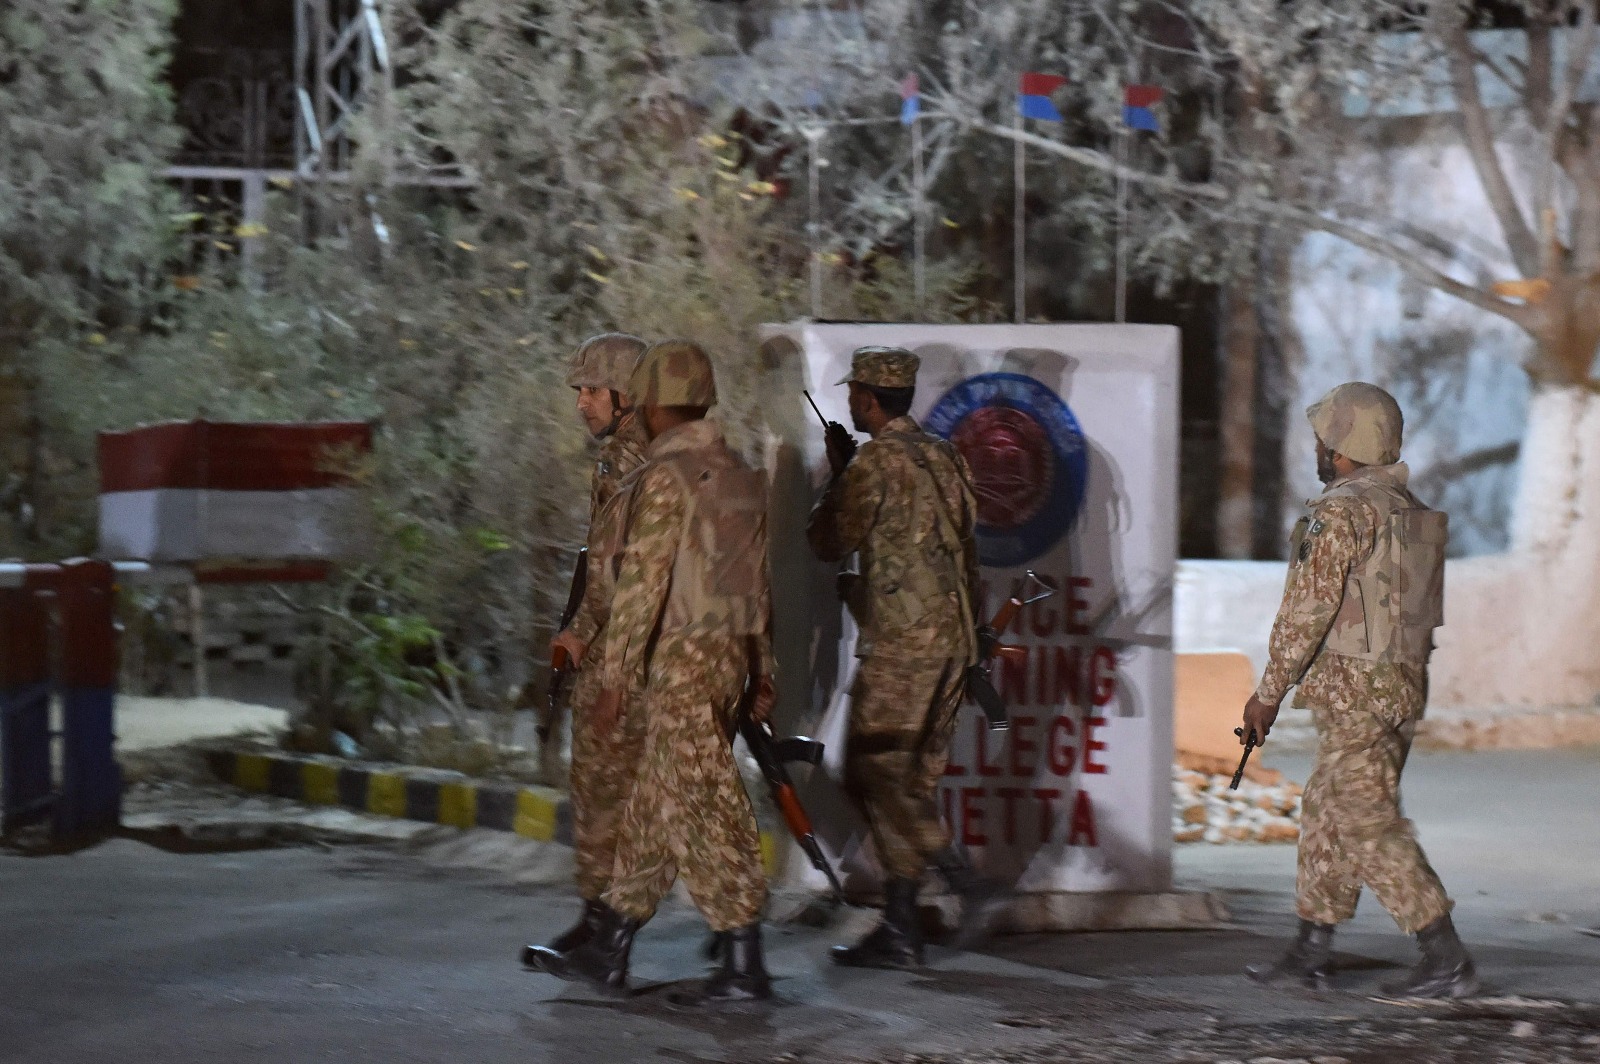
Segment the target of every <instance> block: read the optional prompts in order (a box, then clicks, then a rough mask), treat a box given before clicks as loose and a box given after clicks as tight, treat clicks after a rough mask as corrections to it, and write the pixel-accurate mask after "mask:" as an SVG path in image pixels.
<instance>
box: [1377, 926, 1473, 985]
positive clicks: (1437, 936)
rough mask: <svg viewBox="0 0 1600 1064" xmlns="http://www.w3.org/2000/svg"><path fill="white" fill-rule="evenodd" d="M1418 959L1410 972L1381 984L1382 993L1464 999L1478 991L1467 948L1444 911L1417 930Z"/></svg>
mask: <svg viewBox="0 0 1600 1064" xmlns="http://www.w3.org/2000/svg"><path fill="white" fill-rule="evenodd" d="M1417 945H1418V946H1420V947H1421V948H1422V961H1421V962H1420V963H1419V964H1418V965H1417V966H1416V967H1415V968H1413V969H1411V974H1410V975H1408V976H1406V977H1405V978H1404V979H1401V980H1400V981H1398V982H1394V983H1385V984H1384V987H1383V992H1384V993H1385V994H1389V995H1391V996H1393V997H1406V998H1464V997H1471V996H1472V995H1473V994H1476V993H1477V992H1478V972H1477V969H1475V968H1474V967H1473V966H1472V958H1471V957H1469V956H1467V947H1465V946H1463V945H1462V944H1461V939H1459V938H1458V937H1456V925H1455V924H1454V923H1452V922H1451V921H1450V914H1449V913H1445V914H1444V915H1443V916H1441V917H1439V919H1437V920H1435V921H1434V922H1433V923H1431V924H1429V925H1428V926H1427V927H1424V928H1423V929H1422V930H1421V931H1418V932H1417Z"/></svg>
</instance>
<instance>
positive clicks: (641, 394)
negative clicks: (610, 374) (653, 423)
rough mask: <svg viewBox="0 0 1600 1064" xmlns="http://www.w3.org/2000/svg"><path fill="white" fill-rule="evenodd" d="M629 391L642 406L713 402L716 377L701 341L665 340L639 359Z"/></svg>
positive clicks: (706, 404) (697, 404)
mask: <svg viewBox="0 0 1600 1064" xmlns="http://www.w3.org/2000/svg"><path fill="white" fill-rule="evenodd" d="M628 393H629V394H630V395H632V396H633V401H634V402H636V403H638V404H639V405H640V406H714V405H715V404H716V402H717V377H716V373H715V372H714V371H713V370H712V368H711V359H710V357H709V356H707V355H706V353H705V350H704V349H703V348H702V347H701V346H700V345H699V344H697V343H695V342H693V341H692V340H663V341H662V342H661V343H658V344H651V345H650V348H649V349H648V350H647V351H645V353H644V357H643V358H641V359H640V360H639V366H638V368H637V369H635V370H634V371H633V380H632V381H631V382H629V385H628Z"/></svg>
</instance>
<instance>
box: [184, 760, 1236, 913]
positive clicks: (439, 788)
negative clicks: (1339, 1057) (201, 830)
mask: <svg viewBox="0 0 1600 1064" xmlns="http://www.w3.org/2000/svg"><path fill="white" fill-rule="evenodd" d="M204 756H205V759H206V762H207V764H208V765H209V766H210V768H211V771H212V772H214V773H215V774H216V775H217V776H218V777H219V778H221V779H222V780H224V781H226V782H228V783H230V784H232V785H234V786H236V787H238V788H240V789H242V790H246V791H251V792H254V793H258V794H270V795H273V796H275V797H278V798H285V799H288V800H290V801H296V802H303V803H305V804H307V805H314V806H341V807H343V808H346V809H350V810H354V811H356V812H364V813H371V814H374V815H377V816H384V817H396V818H402V819H407V820H417V821H423V822H426V823H430V824H442V825H446V826H448V827H454V828H460V829H463V830H466V829H470V828H487V829H490V830H493V831H508V832H513V833H515V834H517V835H520V836H522V837H524V838H527V839H532V840H534V841H537V842H554V843H558V844H560V845H563V846H571V845H572V803H571V800H570V799H569V797H568V795H567V794H566V793H565V792H564V791H559V790H556V789H555V788H552V787H540V786H534V785H528V784H524V785H517V784H513V783H499V782H492V781H485V780H476V779H473V778H472V777H470V776H466V775H463V774H461V773H459V772H449V771H445V770H442V769H428V768H413V767H407V766H399V765H381V764H375V763H371V762H359V761H356V762H352V761H346V760H343V759H340V758H335V757H321V756H316V755H307V754H292V753H287V752H278V751H263V750H249V751H245V750H229V749H223V748H213V749H209V750H206V751H205V754H204ZM782 842H783V840H781V839H777V838H775V837H774V836H773V835H772V834H771V833H769V832H766V831H763V832H762V833H761V858H762V864H763V865H764V866H765V868H766V871H767V875H768V876H769V877H776V876H777V875H778V872H779V867H780V862H781V854H782V851H783V850H785V849H787V847H785V846H783V845H782ZM775 885H776V884H775ZM853 900H855V901H857V902H858V903H859V902H860V901H861V900H863V899H860V898H857V899H853ZM923 902H924V905H925V906H926V907H928V908H931V909H933V910H935V911H937V912H938V914H939V920H940V922H941V923H943V924H945V925H946V926H948V927H954V926H955V924H956V919H957V915H958V912H959V903H958V902H957V901H956V899H954V898H952V897H948V896H943V895H937V894H935V895H932V896H928V897H925V898H924V899H923ZM993 926H994V928H995V930H997V931H1002V932H1007V933H1012V934H1025V933H1036V932H1041V931H1111V930H1122V931H1127V930H1179V929H1204V928H1218V927H1227V926H1230V918H1229V914H1228V911H1227V908H1226V907H1225V906H1224V905H1223V903H1222V901H1221V899H1220V898H1218V897H1217V896H1216V895H1214V894H1210V893H1206V892H1191V891H1166V892H1157V893H1149V894H1140V893H1108V894H1062V893H1039V894H1025V895H1020V896H1018V897H1015V898H1013V899H1011V900H1010V901H1009V902H1008V903H1007V904H1005V905H1003V906H1000V907H999V910H998V911H997V912H995V913H994V922H993Z"/></svg>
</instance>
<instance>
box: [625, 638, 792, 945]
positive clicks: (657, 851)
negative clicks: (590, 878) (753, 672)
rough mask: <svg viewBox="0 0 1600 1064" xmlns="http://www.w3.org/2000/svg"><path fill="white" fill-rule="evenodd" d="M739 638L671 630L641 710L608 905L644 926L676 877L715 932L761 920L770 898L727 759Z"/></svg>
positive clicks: (739, 683)
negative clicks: (684, 635)
mask: <svg viewBox="0 0 1600 1064" xmlns="http://www.w3.org/2000/svg"><path fill="white" fill-rule="evenodd" d="M745 642H746V641H745V639H744V637H742V636H741V637H738V638H737V639H733V638H723V637H720V636H706V635H702V636H698V637H690V638H687V639H685V638H674V637H673V635H671V634H669V635H666V636H664V637H663V638H662V640H661V643H660V645H658V646H657V647H656V650H655V654H654V656H653V659H652V661H651V666H650V679H649V682H648V684H647V685H646V687H645V691H644V693H643V695H642V696H641V698H640V700H639V703H638V706H639V708H640V710H641V712H642V716H643V720H644V734H643V744H642V747H641V755H640V758H639V760H638V763H637V765H638V767H637V772H636V775H635V777H634V783H633V789H632V790H631V791H630V792H629V794H628V798H627V801H626V802H625V803H624V804H623V807H622V822H621V830H620V837H619V839H618V843H617V856H616V863H615V865H614V866H613V868H612V874H611V886H610V887H609V888H608V889H607V890H606V893H605V899H604V900H605V902H606V904H607V905H610V906H611V907H612V908H613V909H616V910H617V911H618V912H620V913H622V914H623V915H624V916H630V917H633V918H635V919H638V920H648V919H649V918H650V917H651V916H652V915H653V914H654V913H655V911H656V906H657V905H658V904H660V901H661V899H662V898H663V897H665V896H666V893H667V891H669V890H671V889H672V884H673V882H674V881H675V880H676V879H677V878H678V876H679V875H680V874H681V875H682V876H683V879H684V883H685V885H686V886H687V887H688V888H689V896H690V897H691V898H693V899H694V903H695V906H696V907H697V908H699V910H700V912H701V914H702V915H703V916H704V917H705V918H706V923H708V924H709V925H711V929H712V930H713V931H727V930H730V929H732V928H735V927H744V926H746V925H748V924H753V923H755V922H756V921H758V920H760V919H761V910H762V907H763V906H764V905H765V904H766V900H767V884H766V875H765V873H764V872H763V871H762V868H761V836H760V834H759V832H758V830H757V828H756V818H755V810H754V809H753V808H752V807H751V805H750V796H749V795H748V794H747V793H745V789H744V780H743V779H742V778H741V777H740V775H739V767H738V765H737V764H736V763H735V762H734V759H733V746H732V741H731V737H732V730H733V714H734V710H735V708H736V707H737V705H738V701H739V695H740V692H741V691H742V690H743V687H744V680H745V676H746V673H747V672H748V660H749V659H748V656H747V654H746V652H745Z"/></svg>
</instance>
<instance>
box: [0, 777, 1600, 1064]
mask: <svg viewBox="0 0 1600 1064" xmlns="http://www.w3.org/2000/svg"><path fill="white" fill-rule="evenodd" d="M1287 767H1288V768H1290V770H1291V772H1293V771H1295V770H1296V768H1297V766H1296V765H1295V764H1294V763H1293V762H1292V761H1291V762H1290V763H1289V764H1288V766H1287ZM1597 782H1600V752H1592V751H1578V752H1562V753H1556V754H1528V753H1514V754H1511V753H1500V754H1471V755H1463V754H1427V755H1420V756H1419V758H1418V760H1417V763H1416V765H1415V766H1414V769H1413V771H1412V773H1411V775H1410V776H1408V802H1409V806H1410V810H1411V812H1412V814H1413V816H1414V817H1415V818H1416V819H1417V820H1418V821H1419V823H1420V824H1421V828H1422V833H1423V839H1424V842H1425V844H1426V845H1427V846H1428V848H1429V850H1430V852H1431V853H1432V854H1433V856H1434V859H1435V862H1436V864H1438V865H1439V868H1440V871H1441V873H1442V875H1443V876H1444V879H1445V882H1446V883H1447V884H1448V885H1449V886H1450V887H1451V889H1452V890H1453V891H1454V892H1455V894H1456V896H1457V897H1458V899H1459V901H1460V905H1459V909H1458V923H1459V924H1460V925H1461V926H1462V928H1463V929H1464V931H1465V933H1466V935H1467V936H1468V938H1469V940H1470V941H1471V942H1472V943H1473V944H1474V946H1475V947H1476V950H1477V953H1478V957H1479V960H1480V964H1481V966H1482V967H1483V969H1484V971H1485V975H1486V976H1487V978H1488V979H1489V980H1490V981H1491V982H1492V983H1493V984H1495V985H1496V986H1497V987H1498V988H1500V990H1501V991H1503V992H1505V993H1508V994H1509V993H1514V994H1516V995H1519V996H1520V998H1521V999H1523V1000H1511V1001H1506V1000H1501V1001H1498V1002H1495V1001H1491V1002H1489V1003H1487V1004H1483V1003H1480V1004H1478V1005H1474V1006H1471V1007H1469V1008H1466V1009H1451V1008H1436V1007H1429V1008H1414V1007H1407V1006H1398V1005H1394V1004H1389V1003H1382V1002H1377V1001H1373V1000H1371V999H1370V998H1368V997H1367V996H1366V993H1367V992H1370V991H1371V990H1372V988H1373V987H1374V986H1375V984H1376V983H1377V982H1378V981H1379V980H1380V979H1381V978H1383V977H1385V976H1387V975H1389V974H1390V973H1392V972H1393V971H1394V970H1396V969H1397V968H1398V966H1399V965H1401V964H1404V963H1409V960H1410V947H1409V945H1408V944H1407V943H1406V942H1405V941H1404V940H1403V939H1401V938H1400V937H1399V936H1398V935H1397V934H1396V933H1395V932H1394V930H1393V926H1392V924H1390V923H1388V921H1387V918H1386V917H1384V916H1383V914H1382V913H1381V911H1379V910H1378V909H1377V908H1376V907H1375V906H1372V905H1370V904H1369V905H1367V906H1366V907H1365V909H1364V911H1363V913H1362V914H1361V915H1360V917H1358V919H1357V920H1356V921H1355V922H1354V925H1353V926H1352V928H1351V929H1350V931H1349V932H1348V933H1346V934H1343V935H1342V936H1341V951H1342V953H1343V955H1344V956H1343V959H1344V964H1345V967H1346V969H1347V970H1346V971H1345V972H1344V973H1343V975H1342V978H1343V982H1344V987H1345V988H1346V992H1344V993H1337V994H1329V995H1320V996H1319V995H1310V994H1300V993H1272V992H1266V991H1262V990H1260V989H1258V988H1255V987H1253V986H1251V985H1250V984H1248V983H1247V982H1246V981H1245V980H1244V979H1242V978H1241V977H1239V976H1238V974H1237V972H1238V969H1239V966H1240V965H1241V964H1243V963H1245V962H1248V961H1252V960H1256V959H1258V958H1262V957H1265V956H1268V955H1270V954H1271V953H1272V952H1273V951H1274V950H1275V949H1276V948H1277V945H1278V943H1277V940H1276V938H1275V936H1276V935H1277V934H1278V933H1279V932H1280V931H1281V930H1282V929H1283V928H1284V927H1286V926H1287V924H1288V922H1289V920H1290V919H1291V917H1290V915H1289V909H1290V898H1289V889H1290V886H1291V884H1292V879H1293V854H1292V850H1291V849H1290V848H1288V847H1202V848H1186V849H1184V850H1183V851H1182V852H1181V855H1180V870H1181V877H1182V881H1183V883H1184V885H1187V886H1191V887H1197V888H1205V889H1221V890H1226V891H1227V892H1228V897H1229V903H1230V905H1231V906H1232V908H1233V910H1234V912H1235V914H1236V917H1237V919H1238V923H1239V926H1238V927H1237V928H1236V929H1232V930H1226V931H1216V932H1191V933H1174V934H1153V933H1147V934H1121V935H1111V934H1101V935H1063V936H1024V937H1019V938H1014V939H1006V940H1003V941H1001V942H999V943H997V944H996V945H995V946H994V948H993V949H992V950H990V951H988V952H985V953H977V954H957V953H953V952H950V951H946V950H935V951H934V952H933V964H932V966H931V968H930V969H929V970H928V971H927V972H924V973H917V974H915V975H912V974H899V973H876V972H849V971H843V970H838V969H834V968H832V967H831V966H829V965H828V964H827V963H826V962H825V960H824V958H823V956H822V955H823V952H824V951H825V948H826V946H827V944H828V943H829V942H830V941H835V940H838V939H839V938H840V937H841V936H842V933H843V932H842V929H834V930H832V931H825V930H812V929H800V928H789V929H785V930H783V931H780V932H779V933H775V934H774V935H773V936H772V937H771V940H770V946H771V954H772V958H771V967H772V968H773V971H774V973H775V974H776V975H777V976H778V977H779V983H778V992H779V1000H778V1001H777V1002H775V1003H773V1004H770V1005H765V1006H752V1007H748V1008H745V1009H742V1010H739V1011H738V1012H735V1013H730V1014H726V1015H720V1014H719V1015H702V1014H698V1013H695V1012H692V1011H681V1010H675V1009H672V1008H671V1007H669V1006H667V1005H666V1003H665V1001H664V996H663V995H662V994H661V993H660V990H659V986H660V984H662V983H664V982H665V981H667V980H672V979H675V978H682V977H684V976H686V975H689V974H692V973H694V972H695V971H696V969H697V967H698V961H697V959H696V957H695V948H696V946H697V944H698V942H699V940H700V936H701V932H702V925H701V923H700V921H699V920H698V918H697V917H696V916H695V915H694V914H693V913H692V912H691V911H690V910H688V909H686V908H685V907H683V906H681V905H678V904H676V903H672V904H670V905H669V906H668V908H667V909H666V910H665V911H664V912H663V914H662V915H661V916H660V917H659V918H658V919H657V920H656V921H655V922H653V923H652V924H651V925H650V926H649V927H648V928H647V929H646V932H645V933H644V934H643V935H642V936H641V941H640V944H639V947H638V950H637V955H636V974H637V978H638V981H639V982H641V983H642V984H644V985H645V990H644V992H642V993H639V994H637V995H636V996H634V997H633V998H631V999H628V1000H625V1001H613V1000H607V999H605V998H602V997H600V996H598V995H596V994H593V993H589V992H586V991H583V990H581V989H579V988H576V987H572V986H569V985H567V984H562V983H558V982H556V981H554V980H550V979H548V978H546V977H541V976H533V975H528V974H525V973H523V972H522V971H520V970H519V969H518V967H517V965H516V963H515V956H516V951H517V948H518V947H519V946H520V944H521V943H522V942H523V941H525V940H526V939H527V938H529V937H534V938H540V937H543V936H545V935H547V934H549V933H551V932H552V931H554V930H556V929H557V928H558V927H559V926H560V925H562V924H563V923H564V922H565V921H566V919H567V918H568V917H569V916H570V914H571V911H572V904H571V902H570V900H569V899H567V898H566V897H564V896H563V894H562V893H561V892H559V891H552V890H548V889H544V888H526V887H517V886H515V885H513V884H512V883H510V882H509V881H508V880H507V879H506V878H505V877H504V876H503V875H498V874H491V873H485V872H474V871H467V870H460V869H441V868H439V867H436V866H433V865H429V864H425V863H423V862H420V861H418V860H415V859H414V858H411V857H408V856H405V855H402V854H398V853H394V852H390V851H385V850H381V849H375V848H339V849H319V848H312V847H288V848H279V849H260V850H250V851H241V852H232V853H199V854H196V853H188V854H181V853H171V852H166V851H163V850H160V849H156V848H154V847H152V846H149V845H146V844H145V843H143V842H139V841H136V840H133V839H113V840H110V841H108V842H105V843H102V844H101V845H99V846H96V847H93V848H91V849H87V850H83V851H80V852H78V853H74V854H68V855H58V856H49V857H33V856H23V855H20V854H15V853H3V854H0V1060H3V1061H8V1062H9V1061H19V1062H20V1061H31V1062H48V1064H56V1062H60V1064H74V1062H78V1061H85V1062H87V1061H96V1062H99V1061H105V1060H107V1059H114V1060H116V1061H118V1062H119V1064H144V1062H151V1064H154V1062H157V1061H161V1062H169V1064H176V1062H187V1061H195V1062H200V1061H205V1062H214V1061H222V1060H226V1061H230V1062H255V1061H261V1062H263V1064H266V1062H272V1064H284V1062H300V1061H316V1060H340V1061H374V1062H385V1064H388V1062H398V1061H429V1062H452V1064H453V1062H455V1061H471V1062H474V1064H498V1062H501V1061H505V1062H508V1064H509V1062H512V1061H515V1062H517V1064H531V1062H538V1061H562V1062H567V1061H588V1060H594V1061H630V1060H661V1061H672V1062H692V1061H767V1060H792V1061H797V1060H804V1061H817V1062H821V1061H840V1060H884V1061H887V1060H896V1061H907V1060H918V1061H932V1060H941V1061H942V1060H963V1061H995V1062H999V1061H1040V1062H1043V1061H1102V1060H1104V1061H1112V1060H1128V1061H1134V1060H1138V1061H1145V1060H1149V1061H1220V1060H1240V1061H1243V1060H1252V1059H1257V1058H1260V1057H1263V1056H1270V1057H1275V1058H1278V1059H1285V1060H1309V1059H1311V1058H1313V1057H1322V1058H1325V1059H1326V1060H1328V1061H1330V1062H1331V1061H1333V1060H1335V1059H1342V1060H1345V1061H1349V1062H1351V1064H1361V1062H1367V1061H1371V1062H1373V1064H1377V1062H1380V1061H1381V1062H1385V1064H1388V1062H1413V1061H1414V1062H1419V1064H1420V1062H1424V1061H1427V1062H1432V1061H1439V1062H1444V1061H1449V1062H1451V1064H1472V1062H1476V1061H1480V1060H1481V1061H1485V1062H1487V1061H1502V1060H1520V1061H1574V1062H1577V1061H1587V1062H1594V1061H1600V965H1597V964H1596V961H1600V939H1596V938H1590V937H1586V936H1584V935H1582V934H1579V933H1578V931H1577V928H1578V927H1579V926H1585V925H1593V924H1600V832H1597V831H1596V830H1595V828H1594V825H1595V813H1594V806H1595V802H1596V797H1597V795H1600V787H1597V786H1596V784H1597ZM1530 998H1531V999H1538V1000H1536V1001H1529V1000H1526V999H1530Z"/></svg>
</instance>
